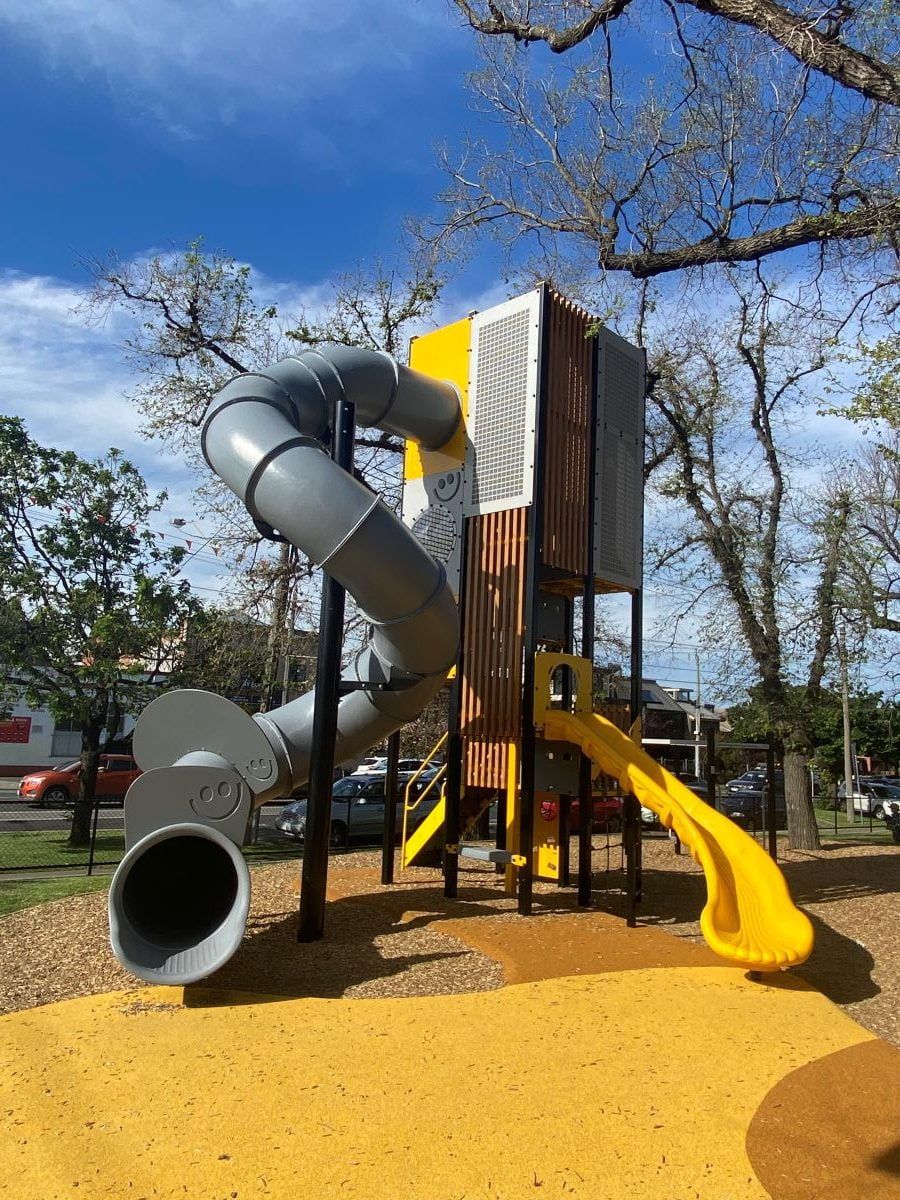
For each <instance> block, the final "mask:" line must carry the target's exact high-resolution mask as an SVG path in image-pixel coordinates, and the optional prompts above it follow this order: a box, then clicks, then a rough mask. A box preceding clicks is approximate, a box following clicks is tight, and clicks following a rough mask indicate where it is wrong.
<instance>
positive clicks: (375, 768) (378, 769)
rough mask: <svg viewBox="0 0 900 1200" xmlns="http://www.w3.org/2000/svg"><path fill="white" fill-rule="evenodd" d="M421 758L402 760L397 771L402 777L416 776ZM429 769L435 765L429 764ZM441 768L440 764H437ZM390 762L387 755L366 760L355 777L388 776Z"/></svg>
mask: <svg viewBox="0 0 900 1200" xmlns="http://www.w3.org/2000/svg"><path fill="white" fill-rule="evenodd" d="M422 761H423V760H422V759H421V758H401V759H399V760H398V762H397V771H398V772H399V774H400V775H401V776H402V775H414V774H415V773H416V771H418V769H419V768H420V767H421V765H422ZM428 765H429V768H430V767H432V766H433V765H435V764H433V763H429V764H428ZM436 765H437V766H440V764H439V763H438V764H436ZM387 766H388V760H387V756H386V755H381V754H380V755H377V756H375V757H372V758H364V759H363V760H362V762H361V763H360V764H359V766H358V767H357V768H356V770H355V771H354V772H353V774H354V775H387Z"/></svg>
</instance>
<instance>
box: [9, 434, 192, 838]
mask: <svg viewBox="0 0 900 1200" xmlns="http://www.w3.org/2000/svg"><path fill="white" fill-rule="evenodd" d="M164 499H165V495H164V494H160V495H159V496H156V497H155V498H154V497H151V496H150V495H149V493H148V491H147V486H146V484H145V482H144V480H143V478H142V477H141V475H140V473H139V472H138V470H137V468H136V467H134V466H133V465H132V464H131V463H130V462H128V460H127V459H125V458H123V457H122V455H121V454H120V452H119V451H118V450H115V449H112V450H110V451H109V452H108V453H107V455H106V456H105V457H104V458H100V459H96V460H92V461H87V460H85V459H83V458H79V456H78V455H77V454H75V453H73V452H72V451H59V450H55V449H52V448H50V447H46V446H42V445H39V444H38V443H37V442H35V441H34V440H33V439H32V438H31V437H30V436H29V435H28V432H27V430H26V428H25V425H24V423H23V422H22V421H21V420H20V419H17V418H12V417H0V662H2V663H3V668H4V672H5V674H6V676H7V678H8V679H9V680H10V682H11V684H12V685H14V686H15V687H16V688H17V689H18V690H19V691H20V692H21V693H22V694H24V696H25V698H26V701H27V703H29V704H31V705H32V706H34V707H38V706H42V705H46V706H47V707H49V709H50V711H51V712H52V713H53V715H54V716H55V717H56V718H57V720H61V719H65V720H70V721H74V722H76V723H77V725H78V726H79V727H80V729H81V774H80V782H79V792H78V797H77V799H76V802H75V809H74V813H73V818H72V827H71V832H70V837H69V841H70V844H71V845H76V846H80V845H85V844H86V843H87V841H88V840H89V836H90V819H91V808H92V804H93V797H94V788H95V783H96V778H97V767H98V756H99V751H100V745H101V741H102V738H103V735H104V733H105V734H106V736H107V737H111V736H113V735H114V734H115V731H116V729H117V728H118V726H119V722H120V720H121V717H122V715H123V713H125V712H128V711H130V712H135V711H137V710H138V709H140V708H141V707H142V706H143V705H144V704H145V703H147V701H148V700H149V699H150V697H151V696H152V694H154V692H155V691H156V690H158V687H159V683H160V682H161V680H160V674H161V672H164V671H167V670H169V669H171V666H172V664H173V662H174V661H175V660H176V659H177V657H178V655H179V654H180V646H181V640H182V634H183V630H184V625H185V621H186V620H187V618H188V617H189V616H190V614H191V612H192V611H193V609H194V602H193V600H192V597H191V595H190V591H189V586H188V584H187V582H186V581H184V580H179V579H178V565H179V562H180V560H181V558H182V557H183V554H184V551H183V550H182V549H181V548H165V549H163V548H161V547H160V545H159V544H158V542H157V540H156V537H155V536H154V534H153V533H152V532H151V531H150V530H149V529H148V527H147V522H148V520H149V518H150V517H151V515H152V514H153V513H154V512H156V511H157V510H158V509H159V507H160V505H161V503H162V501H163V500H164Z"/></svg>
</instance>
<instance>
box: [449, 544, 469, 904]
mask: <svg viewBox="0 0 900 1200" xmlns="http://www.w3.org/2000/svg"><path fill="white" fill-rule="evenodd" d="M468 534H469V523H468V521H465V520H464V521H463V529H462V546H461V547H460V564H461V565H460V572H459V578H460V585H459V596H458V598H457V604H458V606H459V639H460V642H459V652H458V654H457V656H456V677H455V679H453V680H452V682H451V684H450V696H449V698H448V701H447V754H446V758H447V776H446V787H445V788H444V844H445V845H447V846H458V845H459V838H460V824H461V821H462V794H463V739H462V727H461V721H462V673H463V638H464V636H465V627H466V626H465V621H466V579H467V576H468V569H469V536H468ZM458 884H459V855H458V854H447V853H445V854H444V896H445V898H446V899H447V900H455V899H456V894H457V889H458Z"/></svg>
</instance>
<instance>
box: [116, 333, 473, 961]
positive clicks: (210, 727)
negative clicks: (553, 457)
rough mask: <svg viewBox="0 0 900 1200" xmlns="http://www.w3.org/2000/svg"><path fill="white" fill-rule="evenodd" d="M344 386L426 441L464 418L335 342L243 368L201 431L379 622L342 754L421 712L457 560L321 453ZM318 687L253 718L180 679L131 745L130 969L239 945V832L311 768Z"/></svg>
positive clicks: (345, 713)
mask: <svg viewBox="0 0 900 1200" xmlns="http://www.w3.org/2000/svg"><path fill="white" fill-rule="evenodd" d="M341 397H346V398H347V399H348V400H350V401H352V402H353V403H354V405H355V408H356V419H357V422H358V423H359V424H360V425H364V426H371V427H377V428H379V429H381V430H384V431H386V432H390V433H394V434H397V435H399V436H401V437H403V438H408V439H412V440H414V441H415V442H417V443H418V444H419V445H420V446H422V447H423V448H424V449H429V450H430V449H438V448H440V447H441V446H443V445H444V444H446V443H447V442H448V441H450V439H451V438H452V437H453V435H454V434H455V433H456V432H457V430H458V428H459V425H460V422H461V421H462V413H461V410H460V403H459V396H458V394H457V392H456V389H455V388H454V387H453V385H452V384H450V383H446V382H441V381H439V380H435V379H432V378H430V377H428V376H425V375H422V374H420V373H418V372H416V371H412V370H410V369H409V368H407V367H404V366H402V365H401V364H399V363H396V362H395V361H394V360H393V359H392V358H390V357H389V356H388V355H386V354H383V353H380V352H375V351H368V350H360V349H356V348H353V347H348V346H331V347H326V348H323V349H321V350H319V351H314V352H308V353H305V354H302V355H298V356H296V357H290V358H285V359H283V360H281V361H280V362H278V363H277V364H275V366H273V367H271V368H270V369H269V370H267V371H266V372H265V373H260V374H245V375H240V376H238V377H237V378H235V379H233V380H231V381H230V382H229V383H228V384H226V385H225V387H223V388H222V390H221V391H220V392H219V393H218V395H217V396H216V398H215V400H214V401H213V403H212V405H211V406H210V409H209V412H208V414H207V417H206V420H205V422H204V425H203V433H202V445H203V452H204V455H205V456H206V459H207V461H208V462H209V464H210V466H211V467H212V469H213V470H214V471H215V472H216V473H217V474H218V475H219V476H220V477H221V478H222V479H223V480H224V482H225V483H226V484H227V485H228V487H230V488H231V490H232V491H233V492H234V493H235V494H236V495H238V496H239V497H240V498H241V500H242V501H243V502H244V504H245V505H246V506H247V509H248V511H249V513H250V514H251V516H252V517H253V518H254V520H255V521H256V523H257V525H258V526H259V527H260V528H261V529H263V530H266V531H277V533H278V534H280V535H281V537H283V538H285V539H286V540H287V541H289V542H291V543H292V544H293V545H295V546H297V547H298V548H299V549H301V550H302V551H303V552H304V553H305V554H306V555H307V556H308V557H309V558H310V559H311V560H312V561H313V562H314V563H316V564H317V565H318V566H320V567H322V569H323V570H325V571H327V572H328V574H329V575H331V576H332V577H333V578H335V579H336V580H338V582H339V583H341V584H342V585H343V586H344V587H346V589H347V590H348V592H350V594H351V595H352V596H353V597H354V599H355V600H356V602H357V604H358V605H359V607H360V609H361V610H362V611H363V612H364V613H365V615H366V617H367V619H368V621H369V622H370V625H371V629H372V633H371V637H370V640H369V642H368V644H367V645H366V647H365V648H364V649H363V650H362V652H361V653H360V654H359V656H358V657H357V659H356V661H355V662H354V663H353V664H352V665H351V667H350V668H349V669H348V670H347V671H345V673H344V674H345V677H347V678H349V679H351V680H354V681H358V682H361V683H363V684H377V685H381V688H379V690H356V691H351V692H350V693H348V694H347V695H345V696H344V697H343V699H342V700H341V702H340V706H339V709H338V733H337V743H336V748H335V758H336V761H338V762H340V761H342V760H344V759H347V758H350V757H353V756H356V755H358V754H360V753H362V752H364V751H365V750H367V749H368V748H369V747H370V746H373V745H375V744H377V743H378V742H380V741H382V740H383V739H384V738H385V737H386V736H387V735H388V734H390V733H392V732H393V731H394V730H396V729H398V728H399V727H400V726H401V725H404V724H406V723H407V722H408V721H412V720H414V719H415V718H416V717H417V716H418V715H419V713H420V712H422V710H423V709H424V708H425V707H426V705H427V704H428V702H429V701H430V700H431V699H432V697H433V696H434V695H435V694H436V693H437V692H438V690H439V689H440V687H441V685H442V683H443V681H444V679H445V677H446V674H447V671H448V670H449V668H450V667H451V665H452V664H453V662H454V661H455V658H456V652H457V645H458V640H459V620H458V614H457V609H456V602H455V600H454V598H453V594H452V592H451V590H450V588H449V586H448V584H447V580H446V576H445V573H444V569H443V567H442V566H441V565H440V564H439V563H437V562H436V561H435V560H434V559H433V558H432V557H431V556H430V555H429V554H428V553H427V552H426V551H425V549H424V548H423V547H422V546H421V545H420V543H419V542H418V541H417V539H416V538H415V537H414V535H413V534H412V533H411V532H410V530H409V529H407V528H406V526H405V525H403V524H402V523H401V522H400V521H399V520H398V518H397V517H396V516H395V515H394V513H393V512H392V511H391V510H390V509H389V508H388V507H387V506H386V505H385V504H384V503H383V501H382V500H380V499H379V498H378V497H377V496H375V495H373V493H372V492H371V491H369V489H368V488H366V487H365V485H364V484H362V483H361V482H359V481H358V480H357V479H355V478H354V477H353V476H351V475H349V474H348V473H347V472H345V471H343V470H341V468H340V467H338V466H337V465H336V464H335V463H334V462H333V461H332V459H331V457H330V456H329V454H328V453H326V451H325V448H324V446H323V441H322V439H323V438H324V437H325V436H326V434H327V432H328V428H329V423H330V420H331V416H332V413H333V412H334V408H335V403H336V401H337V400H338V399H339V398H341ZM382 689H383V690H382ZM314 703H315V697H314V693H312V692H309V693H307V694H306V695H305V696H302V697H300V698H299V699H298V700H295V701H293V702H292V703H290V704H286V705H284V706H283V707H282V708H278V709H275V710H274V711H272V712H267V713H265V714H258V715H257V716H256V717H253V718H251V717H248V716H247V715H246V714H245V713H243V712H242V711H241V710H240V709H238V708H237V707H236V706H235V705H233V704H231V703H230V702H229V701H227V700H223V699H222V698H221V697H219V696H214V695H211V694H210V693H206V692H202V691H194V690H190V691H187V690H184V691H174V692H168V693H166V694H165V695H163V696H160V697H159V698H158V699H157V700H154V701H153V703H152V704H150V705H149V706H148V708H147V709H145V711H144V712H143V713H142V714H141V717H140V719H139V721H138V724H137V726H136V729H135V735H134V754H135V758H136V759H137V761H138V763H139V764H140V766H141V767H142V769H143V771H144V774H143V775H141V776H140V778H139V779H138V780H137V781H136V782H135V783H134V784H133V785H132V787H131V789H130V790H129V793H128V795H127V797H126V800H125V836H126V848H127V852H126V856H125V858H124V859H123V860H122V863H121V864H120V866H119V868H118V870H117V872H116V875H115V877H114V879H113V882H112V886H111V888H110V898H109V913H110V938H111V942H112V947H113V950H114V952H115V954H116V957H117V958H118V959H119V961H120V962H121V963H122V964H123V966H125V967H126V968H127V969H128V970H129V971H131V972H132V973H133V974H135V975H137V976H139V977H140V978H142V979H146V980H148V981H150V982H156V983H172V984H184V983H190V982H193V981H195V980H197V979H201V978H203V977H204V976H206V975H208V974H210V973H211V972H212V971H214V970H215V969H216V968H217V967H219V966H221V965H222V964H223V963H225V962H227V960H228V959H229V958H230V957H231V955H232V954H233V953H234V951H235V950H236V949H237V946H238V944H239V942H240V939H241V936H242V934H243V930H244V924H245V921H246V916H247V910H248V906H249V895H250V878H249V873H248V871H247V868H246V865H245V863H244V861H243V858H242V857H241V855H240V854H238V853H236V852H234V846H235V845H239V844H240V843H241V841H242V840H243V834H244V829H245V828H246V821H247V817H248V816H249V813H250V812H251V811H252V808H253V806H254V805H259V804H261V803H263V802H264V801H265V800H267V799H270V798H272V797H275V796H279V795H284V794H285V792H288V791H290V790H291V789H292V788H294V787H296V786H298V785H299V784H301V783H303V782H305V780H306V779H307V777H308V774H309V766H310V758H311V753H312V747H311V736H312V718H313V708H314Z"/></svg>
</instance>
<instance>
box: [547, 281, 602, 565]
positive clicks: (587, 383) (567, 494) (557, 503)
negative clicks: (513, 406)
mask: <svg viewBox="0 0 900 1200" xmlns="http://www.w3.org/2000/svg"><path fill="white" fill-rule="evenodd" d="M546 319H547V320H548V321H549V326H550V328H549V355H550V369H549V371H548V373H547V380H548V385H547V396H546V401H545V402H546V404H547V421H546V426H545V428H546V431H547V435H546V436H547V443H546V448H545V453H546V459H545V464H546V465H545V475H544V536H543V543H542V555H541V559H542V563H543V565H545V566H548V567H554V568H556V569H557V570H559V571H565V572H567V573H570V574H572V575H577V576H582V577H583V576H584V575H586V574H587V570H588V538H589V537H591V536H592V523H591V519H590V516H591V514H590V513H589V512H588V495H589V492H588V457H589V454H590V444H591V442H590V427H589V424H590V415H591V387H592V383H593V380H592V371H593V347H594V341H593V338H591V337H590V336H589V331H590V326H591V324H592V322H596V318H592V317H591V316H590V315H589V314H588V313H586V312H585V311H584V310H583V309H581V308H579V307H578V306H577V305H575V304H572V303H571V301H569V300H565V299H564V298H563V297H562V296H559V295H557V293H556V292H549V293H548V296H547V312H546Z"/></svg>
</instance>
